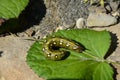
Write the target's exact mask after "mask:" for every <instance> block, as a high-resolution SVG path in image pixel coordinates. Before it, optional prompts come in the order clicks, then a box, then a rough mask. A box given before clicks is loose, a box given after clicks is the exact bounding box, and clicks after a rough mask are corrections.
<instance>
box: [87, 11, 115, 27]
mask: <svg viewBox="0 0 120 80" xmlns="http://www.w3.org/2000/svg"><path fill="white" fill-rule="evenodd" d="M115 23H117V19H116V18H115V17H113V16H111V15H107V14H104V13H90V14H89V16H88V19H87V23H86V25H87V26H88V27H93V26H99V27H102V26H110V25H113V24H115Z"/></svg>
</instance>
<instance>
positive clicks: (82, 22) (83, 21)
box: [76, 18, 85, 29]
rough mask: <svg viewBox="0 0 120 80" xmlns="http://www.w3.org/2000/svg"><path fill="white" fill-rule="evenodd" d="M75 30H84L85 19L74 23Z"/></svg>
mask: <svg viewBox="0 0 120 80" xmlns="http://www.w3.org/2000/svg"><path fill="white" fill-rule="evenodd" d="M76 28H78V29H81V28H85V19H84V18H79V19H78V20H77V21H76Z"/></svg>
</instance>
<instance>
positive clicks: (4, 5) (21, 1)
mask: <svg viewBox="0 0 120 80" xmlns="http://www.w3.org/2000/svg"><path fill="white" fill-rule="evenodd" d="M28 2H29V0H0V17H1V18H5V19H9V18H17V17H18V16H19V14H20V13H21V11H22V10H23V9H24V8H25V7H26V6H27V4H28Z"/></svg>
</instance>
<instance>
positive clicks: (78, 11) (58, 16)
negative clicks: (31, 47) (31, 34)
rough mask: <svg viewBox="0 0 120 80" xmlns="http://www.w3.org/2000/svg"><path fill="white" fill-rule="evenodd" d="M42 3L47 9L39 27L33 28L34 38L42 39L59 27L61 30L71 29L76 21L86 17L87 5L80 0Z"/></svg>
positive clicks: (51, 0) (55, 0)
mask: <svg viewBox="0 0 120 80" xmlns="http://www.w3.org/2000/svg"><path fill="white" fill-rule="evenodd" d="M44 3H45V5H46V8H47V10H46V15H45V18H44V19H43V20H42V22H41V23H40V25H39V26H35V28H36V30H35V31H37V32H36V34H35V37H37V36H38V35H41V36H40V37H44V36H46V35H47V34H50V33H51V32H53V31H54V30H55V29H56V28H57V27H59V26H61V27H62V28H63V29H66V28H71V27H73V26H74V25H75V23H76V20H77V19H79V18H80V17H81V18H87V16H88V9H87V7H86V6H87V4H84V2H83V1H82V0H49V1H48V0H44Z"/></svg>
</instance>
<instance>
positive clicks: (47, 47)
mask: <svg viewBox="0 0 120 80" xmlns="http://www.w3.org/2000/svg"><path fill="white" fill-rule="evenodd" d="M62 48H63V49H68V50H74V51H77V52H82V51H83V47H82V46H81V45H80V44H78V43H76V42H75V41H72V40H69V39H65V38H61V37H52V38H48V39H46V40H45V41H44V43H43V52H44V55H45V57H46V58H48V59H50V60H54V61H58V60H63V59H65V58H66V57H68V55H69V53H68V51H65V50H62Z"/></svg>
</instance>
